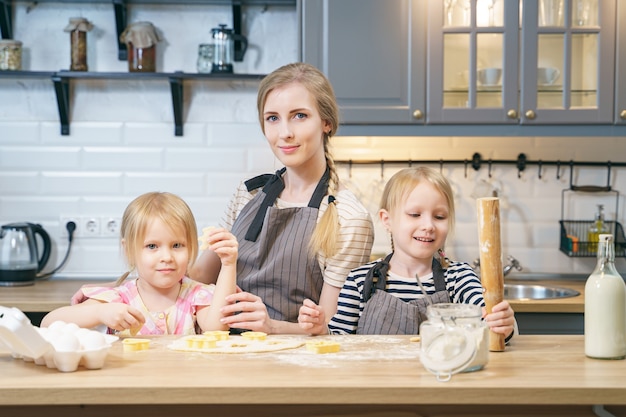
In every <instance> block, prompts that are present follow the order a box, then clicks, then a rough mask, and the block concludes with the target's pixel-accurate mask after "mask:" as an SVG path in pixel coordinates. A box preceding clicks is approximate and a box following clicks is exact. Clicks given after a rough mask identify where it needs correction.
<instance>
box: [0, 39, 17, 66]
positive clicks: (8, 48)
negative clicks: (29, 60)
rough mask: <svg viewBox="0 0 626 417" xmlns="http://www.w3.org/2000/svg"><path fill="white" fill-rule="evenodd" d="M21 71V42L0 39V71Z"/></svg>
mask: <svg viewBox="0 0 626 417" xmlns="http://www.w3.org/2000/svg"><path fill="white" fill-rule="evenodd" d="M21 69H22V42H20V41H16V40H13V39H0V70H2V71H19V70H21Z"/></svg>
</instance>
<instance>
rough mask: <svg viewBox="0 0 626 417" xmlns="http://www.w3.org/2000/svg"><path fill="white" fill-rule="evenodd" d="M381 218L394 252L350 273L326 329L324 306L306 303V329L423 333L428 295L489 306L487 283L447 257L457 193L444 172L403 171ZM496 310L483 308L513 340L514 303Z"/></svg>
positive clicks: (390, 187)
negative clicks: (447, 242) (446, 245)
mask: <svg viewBox="0 0 626 417" xmlns="http://www.w3.org/2000/svg"><path fill="white" fill-rule="evenodd" d="M379 216H380V220H381V222H382V224H383V225H384V226H385V228H386V229H387V231H389V233H390V235H391V246H392V250H393V252H392V253H391V254H389V255H387V257H385V259H382V260H378V261H374V262H370V263H367V264H365V265H363V266H361V267H359V268H356V269H354V270H352V271H351V272H350V274H349V275H348V278H347V279H346V283H345V284H344V286H343V288H342V289H341V292H340V294H339V303H338V309H337V313H336V314H335V315H334V316H333V317H332V319H331V320H330V322H329V324H328V326H326V324H325V317H324V311H323V310H320V309H319V307H318V306H317V305H316V304H315V303H313V302H312V301H311V300H306V301H305V303H304V305H303V306H302V308H301V309H300V315H299V317H298V321H299V323H300V326H301V327H302V328H303V329H306V330H308V332H309V333H311V334H326V333H329V332H330V333H332V334H354V333H356V334H418V333H419V325H420V322H421V321H423V320H425V318H426V307H427V306H428V304H429V302H428V301H427V298H428V299H429V300H430V302H432V303H449V302H453V303H468V304H475V305H481V306H483V307H484V301H483V295H482V294H483V288H482V286H481V283H480V280H479V278H478V277H477V276H476V274H475V273H474V271H473V270H472V268H471V267H470V266H469V265H468V264H467V263H464V262H452V261H450V260H448V259H447V258H446V257H445V255H444V252H443V250H444V245H445V242H446V237H447V236H448V232H449V231H450V230H452V228H453V226H454V197H453V194H452V189H451V187H450V184H449V182H448V181H447V180H446V178H445V177H444V176H443V175H441V174H440V173H439V172H438V171H436V170H434V169H431V168H426V167H420V168H407V169H404V170H401V171H399V172H398V173H396V174H395V175H394V176H393V177H391V179H390V180H389V182H388V183H387V185H386V186H385V190H384V192H383V195H382V198H381V208H380V211H379ZM418 280H419V282H420V283H421V287H420V285H419V284H418ZM421 288H423V289H424V290H425V291H426V294H424V293H423V292H422V289H421ZM492 310H493V311H492V313H491V314H489V315H486V316H485V314H484V309H483V316H484V318H485V321H486V323H487V325H488V326H489V327H490V328H491V330H493V331H494V332H497V333H502V334H504V335H506V336H507V337H508V338H510V336H512V334H513V329H514V326H515V318H514V313H513V310H512V309H511V307H510V306H509V303H508V302H507V301H502V302H501V303H499V304H497V305H496V306H494V308H493V309H492Z"/></svg>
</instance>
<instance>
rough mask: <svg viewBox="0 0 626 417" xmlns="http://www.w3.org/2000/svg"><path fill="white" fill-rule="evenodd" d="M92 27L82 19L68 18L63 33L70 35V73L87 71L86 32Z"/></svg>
mask: <svg viewBox="0 0 626 417" xmlns="http://www.w3.org/2000/svg"><path fill="white" fill-rule="evenodd" d="M91 29H93V25H92V24H91V22H89V21H88V20H87V19H85V18H84V17H70V21H69V23H68V24H67V26H65V29H64V31H65V32H69V34H70V48H71V49H70V51H71V52H70V55H71V61H70V71H87V32H89V31H90V30H91Z"/></svg>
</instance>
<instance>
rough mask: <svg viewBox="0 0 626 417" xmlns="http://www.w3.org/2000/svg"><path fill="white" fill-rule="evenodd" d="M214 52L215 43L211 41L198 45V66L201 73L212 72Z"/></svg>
mask: <svg viewBox="0 0 626 417" xmlns="http://www.w3.org/2000/svg"><path fill="white" fill-rule="evenodd" d="M214 54H215V45H213V44H211V43H201V44H200V45H198V62H197V65H196V66H197V69H198V72H199V73H200V74H208V73H210V72H211V68H212V67H213V56H214Z"/></svg>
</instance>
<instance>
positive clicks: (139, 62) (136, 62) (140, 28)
mask: <svg viewBox="0 0 626 417" xmlns="http://www.w3.org/2000/svg"><path fill="white" fill-rule="evenodd" d="M120 40H121V41H122V42H124V43H125V44H126V47H127V50H128V71H130V72H155V71H156V44H157V43H158V42H159V41H160V40H161V39H159V36H158V35H157V32H156V29H155V27H154V26H153V25H152V23H150V22H135V23H131V24H130V25H128V27H126V29H125V30H124V32H122V34H121V35H120Z"/></svg>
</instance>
